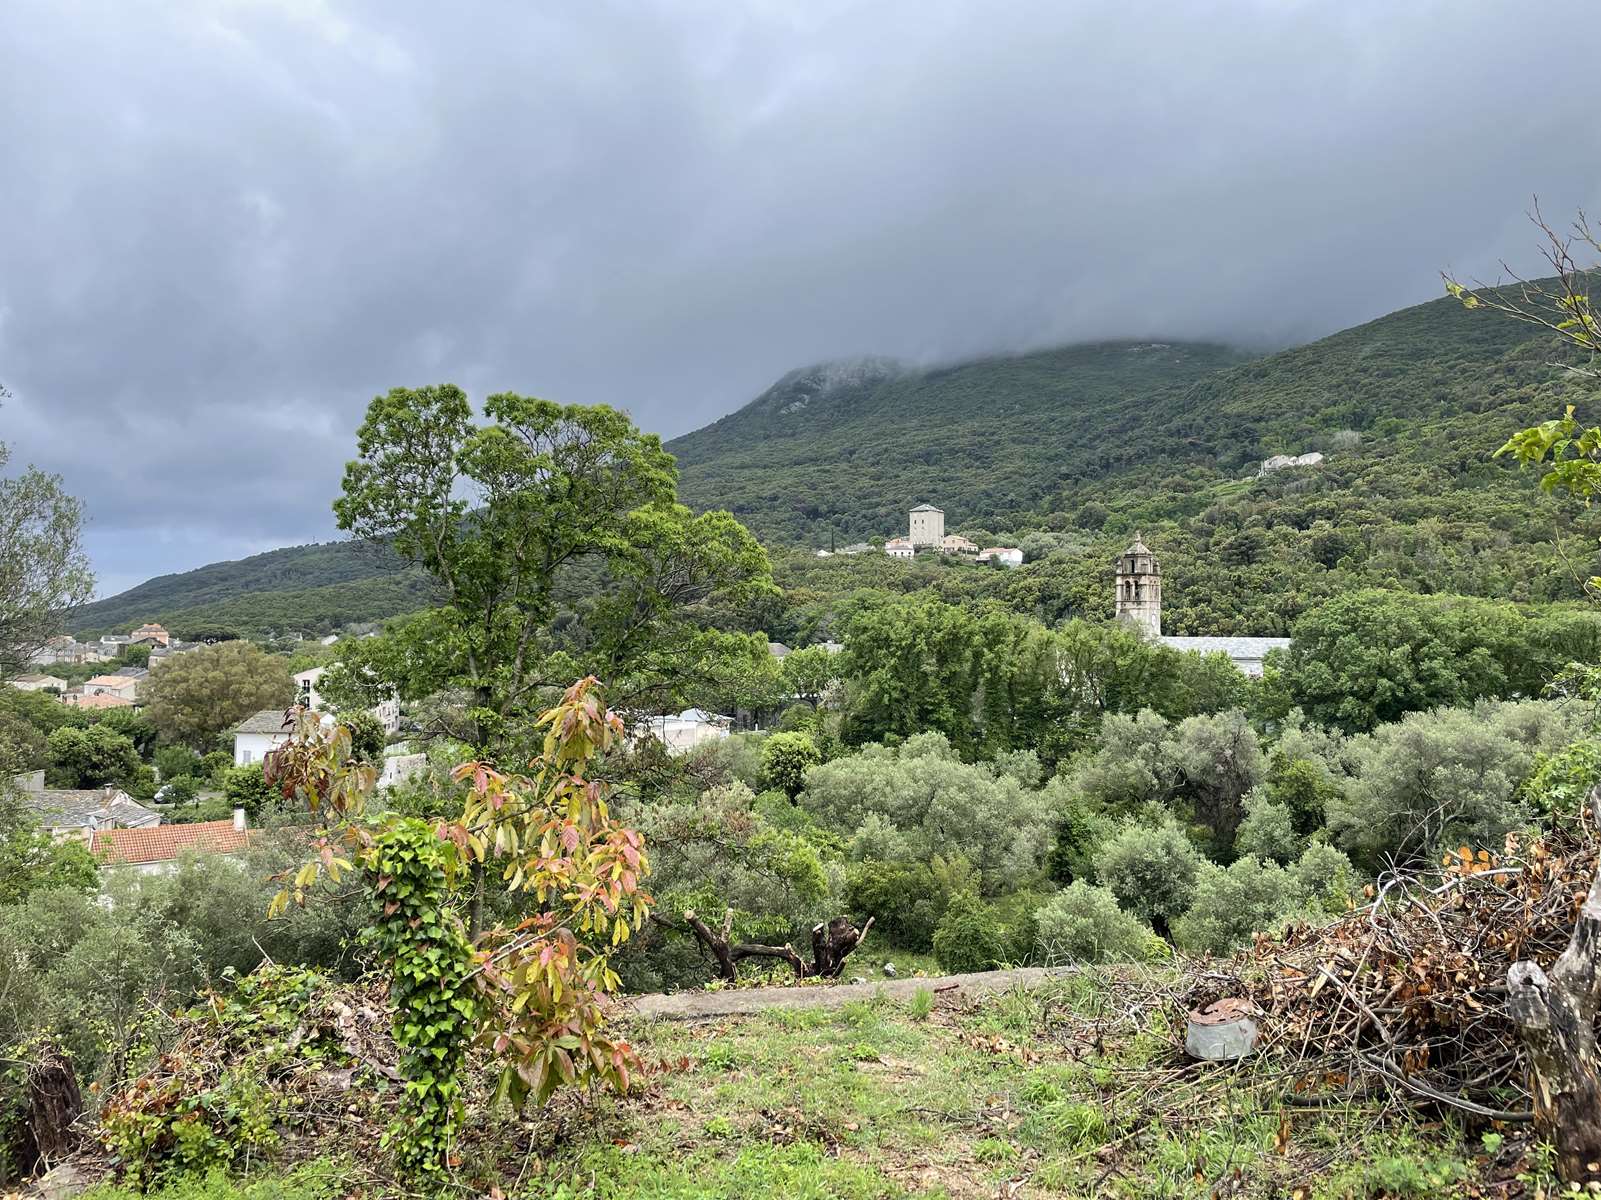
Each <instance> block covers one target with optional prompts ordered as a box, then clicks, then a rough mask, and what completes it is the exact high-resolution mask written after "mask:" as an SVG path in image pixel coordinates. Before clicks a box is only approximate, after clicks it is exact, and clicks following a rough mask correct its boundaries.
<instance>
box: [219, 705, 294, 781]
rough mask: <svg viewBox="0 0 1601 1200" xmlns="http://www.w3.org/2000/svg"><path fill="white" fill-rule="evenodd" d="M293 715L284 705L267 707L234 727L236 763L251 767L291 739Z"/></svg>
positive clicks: (236, 764) (234, 759)
mask: <svg viewBox="0 0 1601 1200" xmlns="http://www.w3.org/2000/svg"><path fill="white" fill-rule="evenodd" d="M294 729H295V721H294V714H293V713H290V714H288V715H287V717H286V715H285V713H284V710H283V709H281V708H264V709H262V710H261V711H260V712H258V713H252V714H251V715H250V716H248V717H246V718H245V719H244V720H243V721H240V722H239V724H237V725H235V726H234V727H233V765H234V766H236V767H248V766H250V765H251V764H252V763H259V762H261V761H262V760H263V759H264V758H266V757H267V755H268V754H269V753H271V752H272V751H274V750H276V749H277V748H278V747H279V746H282V745H283V744H284V743H285V742H287V741H288V740H289V735H290V734H292V733H293V732H294Z"/></svg>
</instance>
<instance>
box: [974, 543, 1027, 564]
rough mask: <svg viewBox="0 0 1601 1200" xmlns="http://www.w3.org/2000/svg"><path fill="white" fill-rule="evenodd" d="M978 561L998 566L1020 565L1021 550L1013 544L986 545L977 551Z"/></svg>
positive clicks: (1021, 558) (1021, 559)
mask: <svg viewBox="0 0 1601 1200" xmlns="http://www.w3.org/2000/svg"><path fill="white" fill-rule="evenodd" d="M978 561H979V562H981V563H991V564H993V565H995V566H998V567H1020V566H1022V565H1023V552H1022V551H1021V550H1019V549H1017V548H1016V547H1015V546H988V547H986V548H985V549H983V550H980V551H979V552H978Z"/></svg>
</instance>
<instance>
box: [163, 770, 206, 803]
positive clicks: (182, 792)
mask: <svg viewBox="0 0 1601 1200" xmlns="http://www.w3.org/2000/svg"><path fill="white" fill-rule="evenodd" d="M199 794H200V784H199V783H198V782H197V781H196V780H195V778H194V776H192V775H179V776H178V777H177V778H175V779H169V780H168V781H167V782H166V783H164V784H162V785H161V787H160V789H159V790H158V791H157V792H156V799H158V800H160V801H161V802H162V803H163V804H172V805H176V806H178V807H184V806H187V805H190V804H193V803H194V802H195V797H196V796H198V795H199Z"/></svg>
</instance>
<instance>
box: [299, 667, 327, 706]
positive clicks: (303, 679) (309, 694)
mask: <svg viewBox="0 0 1601 1200" xmlns="http://www.w3.org/2000/svg"><path fill="white" fill-rule="evenodd" d="M327 671H328V668H327V667H312V668H311V670H309V671H301V672H299V673H297V674H296V675H295V695H296V697H297V699H296V703H298V704H300V705H302V706H303V707H305V708H310V709H314V710H316V711H317V712H321V711H322V696H321V694H319V693H318V691H317V683H318V681H320V680H321V679H322V677H323V675H325V674H326V673H327Z"/></svg>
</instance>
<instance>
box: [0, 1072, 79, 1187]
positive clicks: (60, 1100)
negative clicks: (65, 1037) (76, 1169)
mask: <svg viewBox="0 0 1601 1200" xmlns="http://www.w3.org/2000/svg"><path fill="white" fill-rule="evenodd" d="M23 1087H24V1088H26V1089H27V1091H26V1095H25V1097H24V1107H23V1119H22V1121H21V1122H20V1124H19V1125H18V1126H17V1130H16V1132H17V1137H16V1140H15V1142H14V1144H13V1145H12V1146H11V1147H10V1148H9V1157H10V1159H11V1166H12V1168H13V1169H14V1170H16V1171H17V1172H19V1173H20V1175H21V1176H22V1177H26V1176H28V1175H30V1174H33V1173H34V1172H35V1171H37V1170H38V1169H39V1168H40V1167H41V1166H42V1165H46V1164H49V1163H52V1162H56V1161H59V1160H60V1159H62V1158H65V1157H66V1156H67V1154H68V1153H69V1152H70V1151H71V1150H72V1148H73V1147H74V1146H75V1145H76V1144H77V1140H78V1134H77V1130H76V1128H75V1126H76V1124H77V1121H78V1118H79V1117H80V1116H82V1115H83V1093H82V1092H81V1091H79V1089H78V1076H77V1074H76V1073H75V1072H74V1071H73V1069H72V1063H71V1062H69V1061H68V1060H67V1058H66V1057H65V1056H64V1055H63V1054H62V1053H61V1052H60V1051H59V1050H57V1049H56V1048H55V1047H54V1046H46V1047H44V1048H43V1049H41V1051H40V1052H39V1058H38V1060H37V1061H35V1062H34V1063H32V1064H31V1065H30V1066H29V1067H28V1070H27V1074H26V1075H25V1077H24V1079H23ZM0 1149H4V1148H3V1147H0ZM3 1180H4V1171H3V1170H0V1181H3Z"/></svg>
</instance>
